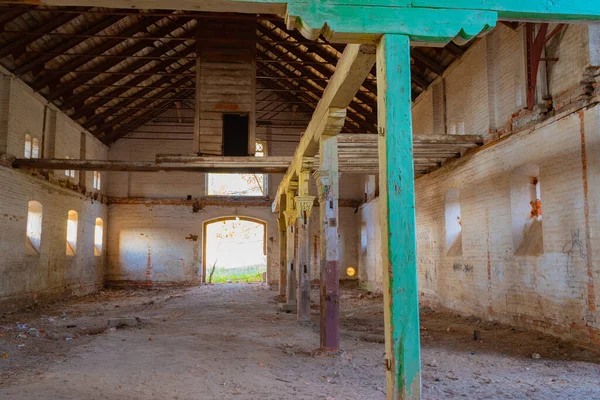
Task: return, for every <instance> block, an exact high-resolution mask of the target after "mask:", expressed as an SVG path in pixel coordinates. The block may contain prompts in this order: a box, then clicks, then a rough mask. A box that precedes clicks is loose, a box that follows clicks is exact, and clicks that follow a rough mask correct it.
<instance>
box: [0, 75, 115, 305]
mask: <svg viewBox="0 0 600 400" xmlns="http://www.w3.org/2000/svg"><path fill="white" fill-rule="evenodd" d="M0 80H1V81H2V85H0V99H1V107H0V144H2V145H3V146H4V145H5V147H2V148H0V153H3V154H0V156H8V157H22V156H23V149H24V144H25V135H26V134H29V135H30V136H31V137H32V138H37V139H38V140H39V141H40V155H42V154H41V153H42V151H46V148H52V149H55V151H56V153H55V156H57V157H64V156H67V155H69V156H71V157H73V158H79V156H80V150H81V143H82V141H81V136H82V135H85V137H86V140H85V143H86V149H85V154H91V155H93V156H94V157H93V158H95V159H103V158H105V154H106V147H105V146H104V145H102V144H100V142H98V141H97V140H96V139H95V138H93V137H92V136H91V135H90V134H89V133H87V132H85V131H84V130H83V128H81V127H80V126H78V125H77V124H75V123H74V122H73V121H71V120H70V119H69V118H68V117H67V116H65V115H64V114H62V113H60V112H58V111H56V110H51V109H49V107H48V106H47V104H46V102H45V100H44V99H43V98H41V97H40V96H39V95H37V94H35V93H34V92H33V91H32V90H31V88H29V87H28V86H27V85H25V84H24V83H23V82H21V81H19V80H18V79H15V78H14V77H11V76H8V75H2V73H1V72H0ZM50 111H51V112H52V113H54V115H55V116H56V120H57V122H58V123H57V124H55V125H53V126H49V124H46V129H44V119H45V115H46V117H47V116H48V114H49V113H50ZM46 122H48V121H46ZM57 127H58V128H59V129H55V128H57ZM51 130H52V134H51V135H50V131H51ZM50 143H51V146H50ZM42 149H43V150H42ZM53 151H54V150H53ZM66 181H67V178H66V176H65V175H64V172H63V171H56V173H50V174H49V175H48V178H47V179H46V178H44V177H43V176H41V175H36V174H32V173H28V172H26V171H18V170H13V169H12V168H10V167H9V166H8V164H6V163H4V164H2V165H0V188H1V189H2V190H0V309H2V310H14V309H18V308H23V307H26V306H28V305H31V304H34V303H37V302H41V301H49V300H53V299H56V298H60V297H64V296H69V295H82V294H87V293H90V292H93V291H94V290H97V289H98V288H102V287H103V285H104V265H105V256H106V251H104V252H103V253H102V255H100V256H95V255H94V228H95V222H96V218H98V217H99V218H102V220H103V221H104V226H105V227H106V226H107V207H106V205H105V204H102V203H101V202H100V201H94V200H92V199H91V198H90V194H89V192H88V193H87V194H81V192H80V191H75V190H72V189H66V188H63V187H62V186H65V182H66ZM70 181H71V183H72V184H77V183H78V180H77V179H70ZM90 183H91V181H90ZM90 186H91V184H90ZM90 189H91V187H90ZM31 200H35V201H38V202H40V203H41V204H42V207H43V210H42V233H41V247H40V252H39V254H37V255H28V254H27V252H26V230H27V213H28V202H29V201H31ZM69 210H74V211H76V212H77V213H78V226H77V231H78V232H77V251H76V254H75V256H67V255H66V236H67V217H68V212H69ZM104 237H105V238H106V229H105V230H104ZM104 241H106V239H104Z"/></svg>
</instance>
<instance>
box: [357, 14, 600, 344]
mask: <svg viewBox="0 0 600 400" xmlns="http://www.w3.org/2000/svg"><path fill="white" fill-rule="evenodd" d="M550 29H552V27H550ZM587 30H588V27H587V26H585V25H578V26H569V27H568V28H567V29H566V30H565V31H564V32H563V33H562V34H561V35H560V37H558V38H557V39H556V41H555V42H552V44H551V45H550V46H549V48H548V56H549V57H555V56H557V57H559V61H558V62H556V63H555V65H554V66H552V67H550V68H549V70H548V73H549V87H548V90H549V93H550V94H552V95H553V97H554V96H559V94H558V93H559V92H560V91H564V90H567V91H569V90H570V91H577V87H578V85H579V81H580V80H581V77H582V74H583V73H584V71H585V70H586V69H587V68H589V67H590V66H589V61H588V60H589V54H590V51H591V50H592V51H593V48H590V46H589V41H588V39H587V36H586V35H587V33H586V32H587ZM521 37H522V33H521V32H519V31H517V32H515V31H512V30H510V29H508V28H507V27H499V29H496V30H494V31H493V32H492V33H490V34H488V35H487V36H486V37H485V40H480V41H479V42H478V43H476V44H475V45H474V46H473V47H472V48H471V49H470V50H468V52H467V53H466V54H465V56H464V57H463V58H462V59H461V60H459V61H458V62H457V63H455V64H454V65H453V66H451V67H450V68H449V70H448V71H447V74H445V76H444V81H445V83H446V90H447V93H446V96H447V98H448V102H447V110H448V111H447V112H448V123H450V122H452V123H453V122H454V121H456V120H457V118H458V117H459V116H460V117H462V116H464V118H465V121H464V122H465V126H466V127H467V129H466V132H465V133H478V134H484V135H485V134H486V130H487V128H486V125H487V124H489V126H490V131H491V130H492V129H495V128H497V129H499V130H501V129H508V130H507V131H506V132H505V133H510V126H511V119H512V118H513V114H514V113H516V112H518V111H519V110H520V108H522V107H524V106H525V102H526V99H525V98H524V97H522V96H524V87H523V85H524V80H523V79H522V76H521V75H520V74H521V73H520V72H518V71H515V65H516V66H518V62H519V58H520V57H521V54H522V52H521V48H522V46H521V44H520V40H521ZM575 42H577V43H575ZM572 45H573V46H574V47H571V46H572ZM570 52H575V53H576V54H575V53H573V54H571V53H570ZM569 54H571V55H569ZM486 57H488V62H486V63H484V62H483V61H482V60H485V58H486ZM486 71H487V73H486ZM461 79H462V80H463V84H462V85H460V80H461ZM453 80H454V82H452V81H453ZM430 91H431V89H430ZM427 98H428V96H425V95H421V98H420V99H418V100H417V102H415V105H414V109H413V112H414V118H421V117H420V116H422V115H423V114H424V111H423V110H418V108H419V107H429V104H430V102H428V101H427ZM461 101H462V104H461ZM560 101H562V99H561V100H560ZM565 104H566V103H564V102H563V103H561V106H564V105H565ZM486 118H489V120H488V121H486ZM547 118H549V119H546V120H545V121H542V122H538V123H537V124H534V125H532V126H531V127H530V128H529V129H527V130H522V131H520V132H518V133H513V134H512V135H510V136H508V137H506V138H505V139H504V140H500V141H498V142H496V143H494V144H493V145H491V146H489V147H486V148H482V149H480V150H478V151H477V152H475V153H474V154H471V155H466V156H464V157H463V158H461V159H459V160H456V161H452V162H450V163H448V164H446V165H445V166H444V167H442V168H440V169H438V170H436V171H434V172H432V173H430V174H428V175H425V176H422V177H420V178H418V179H417V180H416V214H417V247H418V248H417V262H418V270H419V293H420V302H421V304H422V305H428V306H432V307H436V308H449V309H452V310H455V311H457V312H459V313H462V314H467V315H476V316H478V317H481V318H486V319H490V320H498V321H503V322H507V323H511V324H514V325H520V326H527V327H530V328H534V329H538V330H541V331H544V332H547V333H551V334H555V335H558V336H563V337H568V338H573V339H576V340H579V341H581V342H586V343H591V344H594V345H599V344H600V322H599V321H598V317H599V315H598V312H597V311H596V308H597V306H598V296H597V293H598V289H597V287H598V285H599V284H600V275H599V274H598V272H597V270H598V262H599V261H600V260H599V257H600V256H599V254H600V253H599V252H600V249H599V248H597V247H598V246H597V239H598V238H597V237H596V236H597V232H598V229H600V225H599V224H600V211H598V210H600V200H598V199H599V198H600V193H599V192H598V191H599V190H600V189H598V187H600V186H599V185H600V157H599V156H598V154H600V106H594V107H592V108H590V109H588V110H586V111H581V112H573V113H571V114H568V112H566V111H565V112H562V113H559V114H557V115H556V116H554V117H551V118H550V116H548V117H547ZM417 126H419V124H418V123H417ZM468 127H472V129H473V130H470V129H469V128H468ZM507 127H508V128H507ZM415 133H422V132H417V131H416V130H415ZM435 133H437V134H441V133H443V132H435ZM457 133H458V132H457ZM487 138H488V140H491V139H493V136H492V135H489V136H487ZM525 164H534V165H536V166H537V167H539V181H540V187H541V200H542V205H543V206H542V209H543V215H542V237H543V251H542V254H539V255H529V256H516V255H515V254H514V253H515V244H514V243H513V214H514V212H515V210H513V208H514V207H513V206H512V205H511V174H512V173H513V171H515V170H516V169H517V168H519V167H521V166H523V165H525ZM513 182H514V181H513ZM513 185H514V183H513ZM450 189H459V190H460V209H461V226H462V231H461V237H462V254H461V255H454V256H450V255H448V250H449V249H448V248H447V243H446V224H445V218H446V217H445V207H446V206H445V201H444V198H445V196H446V194H447V192H448V191H449V190H450ZM512 190H514V189H512ZM378 202H379V199H375V200H374V201H371V202H368V203H366V204H364V205H362V206H361V208H360V227H361V231H360V235H359V239H358V243H359V247H358V260H359V278H360V280H361V283H362V284H363V285H365V286H367V287H370V288H373V289H381V285H382V273H381V270H382V260H381V255H380V254H379V247H380V243H381V237H380V232H379V222H378V221H379V215H378V212H379V207H378ZM451 254H456V253H451Z"/></svg>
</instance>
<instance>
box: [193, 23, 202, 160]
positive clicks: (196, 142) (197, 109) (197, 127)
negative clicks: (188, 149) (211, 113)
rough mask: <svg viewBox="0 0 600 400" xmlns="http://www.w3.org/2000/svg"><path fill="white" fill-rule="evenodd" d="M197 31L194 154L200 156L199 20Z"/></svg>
mask: <svg viewBox="0 0 600 400" xmlns="http://www.w3.org/2000/svg"><path fill="white" fill-rule="evenodd" d="M197 25H198V27H197V31H196V82H195V85H196V93H195V96H194V99H195V100H194V153H196V154H200V117H201V115H202V113H201V111H202V109H201V107H200V98H201V96H200V93H201V92H200V89H201V85H202V65H201V63H202V62H201V58H200V57H201V55H202V40H201V38H200V34H201V27H202V21H201V20H200V19H198V21H197Z"/></svg>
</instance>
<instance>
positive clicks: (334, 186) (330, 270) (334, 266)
mask: <svg viewBox="0 0 600 400" xmlns="http://www.w3.org/2000/svg"><path fill="white" fill-rule="evenodd" d="M319 162H320V164H321V165H320V167H319V169H318V170H317V172H315V178H316V180H317V188H318V192H319V193H318V196H319V216H320V218H319V219H320V240H321V287H320V289H321V293H320V295H321V327H320V328H321V349H323V350H327V351H336V350H338V349H339V348H340V293H339V292H340V282H339V280H340V278H339V266H338V263H339V250H338V249H339V246H338V219H339V215H338V197H339V173H338V144H337V136H329V135H323V136H322V137H321V140H320V159H319Z"/></svg>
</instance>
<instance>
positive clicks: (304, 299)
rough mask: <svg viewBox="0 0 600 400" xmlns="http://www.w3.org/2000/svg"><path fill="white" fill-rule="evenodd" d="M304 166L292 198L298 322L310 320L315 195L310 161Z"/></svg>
mask: <svg viewBox="0 0 600 400" xmlns="http://www.w3.org/2000/svg"><path fill="white" fill-rule="evenodd" d="M304 165H305V166H306V167H305V168H304V167H303V169H302V171H301V172H300V176H299V177H298V196H296V198H295V199H294V201H295V203H296V210H297V211H298V219H297V220H296V229H297V233H298V243H297V246H298V247H297V250H296V255H297V261H296V265H297V267H296V271H297V272H296V274H297V275H296V276H297V279H298V294H297V300H298V308H297V313H298V322H310V230H309V221H310V212H311V210H312V207H313V203H314V201H315V196H310V195H309V187H310V173H311V169H312V163H311V162H309V163H306V164H304Z"/></svg>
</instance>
